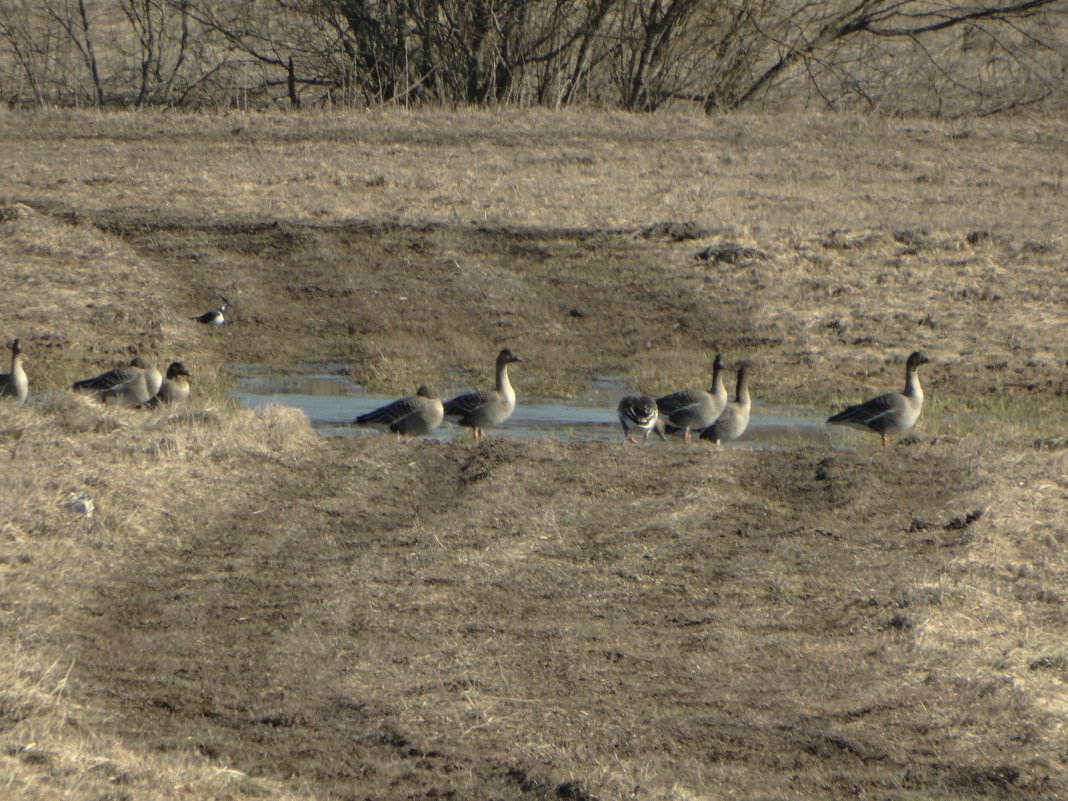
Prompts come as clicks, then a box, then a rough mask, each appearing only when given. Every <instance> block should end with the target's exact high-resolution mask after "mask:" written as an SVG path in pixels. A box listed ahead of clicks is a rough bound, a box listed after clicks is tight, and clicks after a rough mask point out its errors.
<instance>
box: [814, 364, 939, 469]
mask: <svg viewBox="0 0 1068 801" xmlns="http://www.w3.org/2000/svg"><path fill="white" fill-rule="evenodd" d="M929 361H930V359H928V358H927V357H926V356H924V355H923V354H922V353H920V352H919V351H914V352H913V353H912V354H910V355H909V358H908V360H907V361H906V362H905V391H904V392H887V393H886V394H884V395H879V396H877V397H874V398H872V399H871V400H866V401H864V402H863V403H858V404H856V405H855V406H850V407H849V408H848V409H844V410H843V411H840V412H838V414H835V415H832V416H830V417H828V418H827V422H828V423H830V424H832V425H843V426H851V427H852V428H859V429H861V430H863V431H874V432H875V433H876V434H878V435H879V436H881V437H882V438H883V447H884V448H885V447H886V446H887V445H889V444H890V435H891V434H903V433H905V432H906V431H908V430H909V429H910V428H912V427H913V426H914V425H916V421H917V420H918V419H919V418H920V411H921V410H922V409H923V387H921V386H920V378H919V376H918V375H917V374H916V369H917V368H918V367H919V366H920V365H921V364H927V363H928V362H929Z"/></svg>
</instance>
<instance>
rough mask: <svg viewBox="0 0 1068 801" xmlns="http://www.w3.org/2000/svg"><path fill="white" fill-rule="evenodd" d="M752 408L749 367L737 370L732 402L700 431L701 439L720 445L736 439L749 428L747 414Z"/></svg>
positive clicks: (743, 365) (744, 366)
mask: <svg viewBox="0 0 1068 801" xmlns="http://www.w3.org/2000/svg"><path fill="white" fill-rule="evenodd" d="M752 407H753V402H752V399H751V398H750V397H749V365H747V364H742V366H741V367H739V368H738V384H737V385H736V387H735V390H734V400H732V401H730V402H729V403H728V404H727V405H726V406H725V407H724V408H723V413H722V414H721V415H720V416H719V417H718V418H717V419H716V422H714V423H713V424H712V425H710V426H708V427H706V428H704V429H702V431H701V439H703V440H706V441H710V442H714V443H716V444H717V445H720V444H722V443H724V442H732V441H733V440H736V439H738V437H740V436H741V435H742V434H744V433H745V430H746V429H747V428H748V427H749V412H750V410H751V409H752Z"/></svg>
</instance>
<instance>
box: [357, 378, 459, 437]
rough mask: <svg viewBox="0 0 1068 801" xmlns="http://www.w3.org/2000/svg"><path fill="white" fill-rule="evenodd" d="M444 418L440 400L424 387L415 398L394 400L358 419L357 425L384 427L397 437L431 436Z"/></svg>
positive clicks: (443, 409) (417, 392)
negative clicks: (401, 435)
mask: <svg viewBox="0 0 1068 801" xmlns="http://www.w3.org/2000/svg"><path fill="white" fill-rule="evenodd" d="M444 418H445V408H444V406H443V405H442V403H441V396H440V395H439V394H438V393H437V392H435V391H434V390H432V389H430V388H428V387H426V386H421V387H419V389H418V390H416V393H415V395H409V396H408V397H406V398H401V399H400V400H395V401H393V402H392V403H387V404H386V405H385V406H380V407H379V408H377V409H375V410H374V411H372V412H367V414H361V415H360V416H359V417H357V418H356V420H355V422H356V424H357V425H361V426H364V425H384V426H386V427H387V428H389V430H390V431H392V432H394V433H395V434H408V435H410V436H422V435H424V434H429V433H430V432H431V431H433V430H434V429H435V428H437V427H438V426H439V425H441V421H442V420H443V419H444Z"/></svg>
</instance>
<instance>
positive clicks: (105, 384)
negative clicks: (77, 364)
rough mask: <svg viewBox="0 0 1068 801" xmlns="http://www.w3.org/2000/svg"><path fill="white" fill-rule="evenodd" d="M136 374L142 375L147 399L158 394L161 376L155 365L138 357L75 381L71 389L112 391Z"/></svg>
mask: <svg viewBox="0 0 1068 801" xmlns="http://www.w3.org/2000/svg"><path fill="white" fill-rule="evenodd" d="M138 373H144V376H145V384H146V387H147V389H148V393H149V397H151V396H153V395H155V394H156V393H157V392H159V388H160V385H161V384H162V383H163V375H162V374H161V373H160V371H159V370H158V369H157V368H156V365H155V364H153V363H152V362H150V361H149V360H148V359H145V358H144V357H143V356H138V357H137V358H135V359H133V360H132V361H131V362H130V363H129V364H124V365H123V366H122V367H116V368H115V369H114V370H108V371H107V372H106V373H101V374H100V375H97V376H93V377H92V378H83V379H82V380H81V381H75V382H74V384H73V385H72V389H75V390H84V391H87V392H103V391H104V390H107V389H114V388H115V387H117V386H119V385H120V384H125V383H126V382H127V381H129V380H130V379H132V378H134V377H135V376H137V375H138Z"/></svg>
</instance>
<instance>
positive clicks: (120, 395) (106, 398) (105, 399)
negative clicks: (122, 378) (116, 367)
mask: <svg viewBox="0 0 1068 801" xmlns="http://www.w3.org/2000/svg"><path fill="white" fill-rule="evenodd" d="M151 397H152V396H151V395H150V394H149V392H148V382H147V380H146V379H145V371H144V370H141V371H140V372H138V373H137V375H135V376H134V377H133V378H131V379H130V380H129V381H126V382H125V383H122V384H119V385H118V386H117V387H112V388H111V389H105V390H104V391H103V392H101V393H100V402H101V403H118V404H120V405H122V406H141V405H142V404H144V403H147V402H148V400H149V399H150V398H151Z"/></svg>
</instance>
